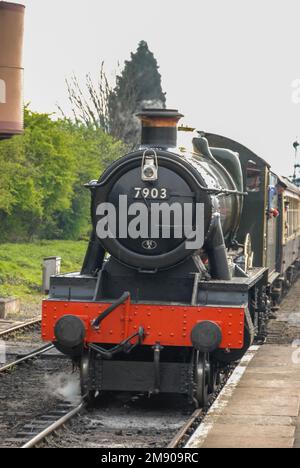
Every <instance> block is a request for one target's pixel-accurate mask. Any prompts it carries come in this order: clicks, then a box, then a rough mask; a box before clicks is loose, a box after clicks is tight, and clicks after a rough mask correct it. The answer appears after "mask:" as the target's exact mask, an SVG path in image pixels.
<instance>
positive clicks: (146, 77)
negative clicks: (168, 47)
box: [108, 41, 166, 146]
mask: <svg viewBox="0 0 300 468" xmlns="http://www.w3.org/2000/svg"><path fill="white" fill-rule="evenodd" d="M158 69H159V67H158V64H157V61H156V59H155V57H154V55H153V53H152V52H151V51H150V50H149V48H148V44H147V42H145V41H141V42H140V43H139V45H138V49H137V51H136V52H135V53H132V54H131V59H130V60H129V61H126V62H125V67H124V69H123V71H122V73H121V75H120V76H117V83H116V87H115V88H114V90H113V91H112V92H111V93H110V97H109V105H108V109H109V114H110V128H111V132H112V134H113V135H114V136H116V137H117V138H119V139H121V140H123V141H125V142H126V143H127V144H131V145H132V146H134V145H136V144H137V143H138V140H139V125H138V123H137V121H136V119H135V117H134V114H135V113H136V112H137V111H139V110H140V109H141V108H143V107H157V108H163V107H165V104H166V96H165V93H163V91H162V87H161V75H160V73H159V71H158Z"/></svg>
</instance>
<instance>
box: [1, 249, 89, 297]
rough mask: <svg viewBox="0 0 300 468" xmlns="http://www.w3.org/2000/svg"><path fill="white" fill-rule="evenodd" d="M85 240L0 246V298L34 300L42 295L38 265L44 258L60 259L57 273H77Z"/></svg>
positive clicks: (81, 260) (40, 267) (83, 252)
mask: <svg viewBox="0 0 300 468" xmlns="http://www.w3.org/2000/svg"><path fill="white" fill-rule="evenodd" d="M86 247H87V243H86V242H85V241H40V242H36V243H32V244H0V297H9V296H15V297H18V298H20V299H23V300H28V301H30V300H36V299H37V298H38V297H41V296H42V293H41V285H42V263H43V259H44V258H45V257H50V256H57V257H61V258H62V265H61V272H62V273H67V272H71V271H78V270H80V267H81V265H82V262H83V258H84V255H85V251H86Z"/></svg>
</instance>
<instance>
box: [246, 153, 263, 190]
mask: <svg viewBox="0 0 300 468" xmlns="http://www.w3.org/2000/svg"><path fill="white" fill-rule="evenodd" d="M261 185H262V174H261V170H260V169H259V168H258V167H257V165H256V163H255V162H254V161H251V160H250V161H248V164H247V192H259V191H260V189H261Z"/></svg>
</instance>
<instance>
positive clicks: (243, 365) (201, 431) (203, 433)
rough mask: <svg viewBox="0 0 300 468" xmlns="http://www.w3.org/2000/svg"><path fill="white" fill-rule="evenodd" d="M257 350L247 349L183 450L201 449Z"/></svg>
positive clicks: (254, 348)
mask: <svg viewBox="0 0 300 468" xmlns="http://www.w3.org/2000/svg"><path fill="white" fill-rule="evenodd" d="M259 348H260V346H251V348H249V350H248V351H247V353H246V354H245V356H244V357H243V358H242V360H241V362H240V363H239V365H238V366H237V367H236V368H235V370H234V371H233V373H232V375H231V377H230V378H229V379H228V382H227V383H226V385H225V387H224V388H223V390H222V391H221V393H220V395H219V396H218V398H217V399H216V401H215V402H214V404H213V405H212V406H211V408H210V409H209V411H208V413H207V415H206V416H205V418H204V420H203V421H202V423H201V424H200V426H199V427H198V429H196V431H195V432H194V434H193V435H192V437H191V438H190V439H189V440H188V442H187V444H186V446H185V448H201V447H202V445H203V444H204V442H205V440H206V438H207V436H208V435H209V433H210V431H211V430H212V428H213V427H214V425H215V423H216V421H217V419H218V418H219V417H220V416H221V415H222V412H223V409H224V408H226V406H227V405H228V402H229V400H230V399H231V397H232V395H233V393H234V391H235V389H236V388H237V386H238V384H239V382H240V381H241V379H242V377H243V375H244V373H245V372H246V369H247V367H248V365H249V364H250V362H251V361H252V359H253V358H254V356H255V354H256V353H257V351H258V350H259Z"/></svg>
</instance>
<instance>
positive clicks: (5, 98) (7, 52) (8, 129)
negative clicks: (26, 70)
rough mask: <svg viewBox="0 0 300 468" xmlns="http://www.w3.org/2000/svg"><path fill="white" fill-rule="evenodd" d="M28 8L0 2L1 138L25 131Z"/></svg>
mask: <svg viewBox="0 0 300 468" xmlns="http://www.w3.org/2000/svg"><path fill="white" fill-rule="evenodd" d="M24 14H25V7H24V6H23V5H19V4H16V3H10V2H3V1H0V139H3V138H9V137H10V136H12V135H19V134H21V133H22V132H23V68H22V56H23V33H24Z"/></svg>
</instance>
